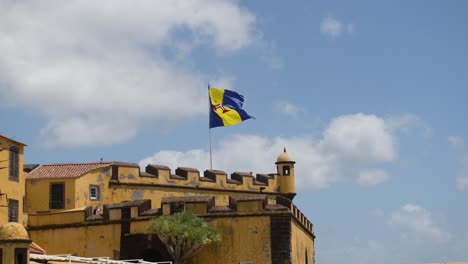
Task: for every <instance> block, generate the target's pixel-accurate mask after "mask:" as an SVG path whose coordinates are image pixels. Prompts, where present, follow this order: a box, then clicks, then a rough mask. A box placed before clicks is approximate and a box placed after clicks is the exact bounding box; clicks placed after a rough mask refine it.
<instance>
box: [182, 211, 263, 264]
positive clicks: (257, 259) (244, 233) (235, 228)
mask: <svg viewBox="0 0 468 264" xmlns="http://www.w3.org/2000/svg"><path fill="white" fill-rule="evenodd" d="M212 224H213V225H214V226H215V227H216V228H217V229H218V230H219V231H220V232H221V236H222V239H223V240H222V241H221V242H220V243H218V244H213V245H209V246H206V247H205V248H203V249H202V251H200V253H199V254H198V255H196V256H195V257H194V258H192V259H191V260H189V261H187V263H190V264H202V263H209V262H210V261H214V260H216V263H226V264H231V263H232V264H238V263H239V262H247V261H250V262H252V263H262V264H267V263H271V245H270V217H269V216H245V217H227V218H216V219H214V220H213V222H212Z"/></svg>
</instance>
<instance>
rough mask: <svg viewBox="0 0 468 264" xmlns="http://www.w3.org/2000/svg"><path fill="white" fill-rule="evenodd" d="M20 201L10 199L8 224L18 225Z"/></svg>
mask: <svg viewBox="0 0 468 264" xmlns="http://www.w3.org/2000/svg"><path fill="white" fill-rule="evenodd" d="M18 206H19V203H18V200H14V199H8V222H17V223H18Z"/></svg>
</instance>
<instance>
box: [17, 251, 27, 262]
mask: <svg viewBox="0 0 468 264" xmlns="http://www.w3.org/2000/svg"><path fill="white" fill-rule="evenodd" d="M27 256H28V250H27V249H26V248H15V264H26V263H27V259H26V258H27Z"/></svg>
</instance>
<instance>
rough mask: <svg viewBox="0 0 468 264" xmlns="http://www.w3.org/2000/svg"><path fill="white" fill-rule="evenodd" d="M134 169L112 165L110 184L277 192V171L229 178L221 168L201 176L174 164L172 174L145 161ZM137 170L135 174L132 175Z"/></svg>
mask: <svg viewBox="0 0 468 264" xmlns="http://www.w3.org/2000/svg"><path fill="white" fill-rule="evenodd" d="M132 170H138V168H133V167H126V166H122V165H113V166H112V178H111V182H110V183H111V184H141V185H158V186H161V185H164V186H168V187H192V188H208V189H211V190H212V189H219V190H242V191H250V192H258V193H260V192H264V193H278V192H279V183H278V177H279V174H277V173H270V174H256V175H253V174H252V173H251V172H233V173H232V174H231V175H230V177H228V176H227V173H226V172H224V171H221V170H205V171H204V172H203V175H200V172H199V171H198V170H197V169H195V168H189V167H178V168H176V169H175V173H174V174H173V173H171V169H170V168H169V167H167V166H163V165H155V164H149V165H147V166H146V168H145V171H144V172H140V171H138V172H136V171H132ZM136 173H138V175H139V177H135V176H134V175H135V174H136Z"/></svg>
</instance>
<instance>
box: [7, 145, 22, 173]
mask: <svg viewBox="0 0 468 264" xmlns="http://www.w3.org/2000/svg"><path fill="white" fill-rule="evenodd" d="M9 150H10V159H9V163H8V167H9V172H10V173H9V174H10V175H9V177H8V178H9V179H10V181H19V148H18V147H17V146H11V147H10V149H9Z"/></svg>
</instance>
